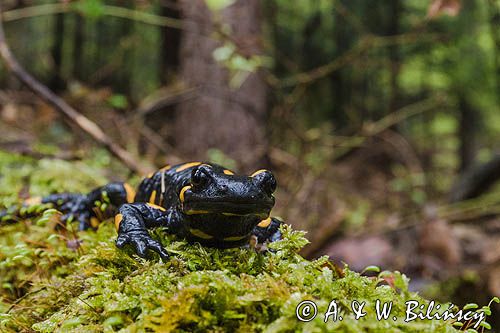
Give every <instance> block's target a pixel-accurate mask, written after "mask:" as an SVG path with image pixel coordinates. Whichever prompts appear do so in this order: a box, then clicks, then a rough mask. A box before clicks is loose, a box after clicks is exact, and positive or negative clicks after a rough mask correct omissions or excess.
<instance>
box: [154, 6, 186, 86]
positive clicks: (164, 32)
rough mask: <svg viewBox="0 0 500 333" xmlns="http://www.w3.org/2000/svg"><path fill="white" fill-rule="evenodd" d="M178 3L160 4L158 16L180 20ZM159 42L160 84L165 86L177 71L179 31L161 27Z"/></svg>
mask: <svg viewBox="0 0 500 333" xmlns="http://www.w3.org/2000/svg"><path fill="white" fill-rule="evenodd" d="M178 7H179V2H178V1H177V0H172V1H169V2H168V3H166V2H161V4H160V15H161V16H166V17H172V18H176V19H178V18H180V12H179V8H178ZM160 34H161V37H160V38H161V42H160V71H159V72H160V73H159V75H160V77H159V79H160V83H161V84H162V85H166V84H168V83H169V82H171V81H172V80H173V78H174V76H175V74H176V73H177V72H178V69H179V44H180V39H181V32H180V30H179V29H174V28H169V27H162V28H161V32H160Z"/></svg>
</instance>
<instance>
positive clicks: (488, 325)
mask: <svg viewBox="0 0 500 333" xmlns="http://www.w3.org/2000/svg"><path fill="white" fill-rule="evenodd" d="M479 326H483V327H484V328H486V329H487V330H491V325H490V323H488V322H486V321H483V322H481V324H479Z"/></svg>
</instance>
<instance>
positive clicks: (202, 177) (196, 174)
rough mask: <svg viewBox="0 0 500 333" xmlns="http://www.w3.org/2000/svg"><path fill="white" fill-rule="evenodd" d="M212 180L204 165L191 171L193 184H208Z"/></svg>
mask: <svg viewBox="0 0 500 333" xmlns="http://www.w3.org/2000/svg"><path fill="white" fill-rule="evenodd" d="M209 181H210V175H209V174H208V172H207V170H205V168H203V167H198V168H196V169H194V170H193V172H192V173H191V181H190V183H191V185H193V186H203V185H206V184H208V182H209Z"/></svg>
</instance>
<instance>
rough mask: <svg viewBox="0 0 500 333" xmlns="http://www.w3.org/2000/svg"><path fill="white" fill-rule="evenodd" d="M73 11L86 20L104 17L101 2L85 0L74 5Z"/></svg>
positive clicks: (99, 0)
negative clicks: (86, 18)
mask: <svg viewBox="0 0 500 333" xmlns="http://www.w3.org/2000/svg"><path fill="white" fill-rule="evenodd" d="M75 9H76V10H77V11H78V12H80V13H81V14H82V15H83V16H85V17H88V18H94V19H95V18H98V17H100V16H103V15H104V10H105V8H104V3H103V2H102V1H101V0H85V1H79V2H77V3H76V4H75Z"/></svg>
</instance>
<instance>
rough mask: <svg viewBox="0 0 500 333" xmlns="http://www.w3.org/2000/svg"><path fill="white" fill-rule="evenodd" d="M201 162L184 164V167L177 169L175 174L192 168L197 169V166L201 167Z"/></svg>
mask: <svg viewBox="0 0 500 333" xmlns="http://www.w3.org/2000/svg"><path fill="white" fill-rule="evenodd" d="M200 164H201V162H190V163H184V164H183V165H181V166H179V167H178V168H177V169H175V172H179V171H182V170H186V169H188V168H191V167H195V166H198V165H200Z"/></svg>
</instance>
